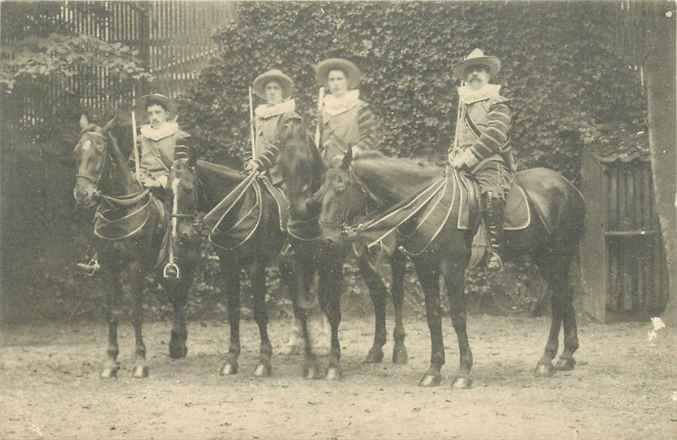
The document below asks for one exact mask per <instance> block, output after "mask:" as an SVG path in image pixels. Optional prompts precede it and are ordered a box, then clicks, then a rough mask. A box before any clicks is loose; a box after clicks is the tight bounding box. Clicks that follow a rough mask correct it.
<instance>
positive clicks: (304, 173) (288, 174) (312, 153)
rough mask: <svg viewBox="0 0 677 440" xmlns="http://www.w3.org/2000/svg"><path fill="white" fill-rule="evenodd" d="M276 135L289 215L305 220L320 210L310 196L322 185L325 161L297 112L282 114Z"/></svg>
mask: <svg viewBox="0 0 677 440" xmlns="http://www.w3.org/2000/svg"><path fill="white" fill-rule="evenodd" d="M276 138H277V141H278V143H279V147H280V158H279V168H280V172H281V173H282V175H283V178H284V182H285V189H286V192H287V198H288V199H289V202H290V203H289V204H290V214H291V217H292V218H293V219H303V220H308V219H310V218H311V217H313V216H315V215H316V213H317V211H319V205H317V204H314V203H313V201H314V200H315V199H314V197H313V195H314V194H315V192H316V191H318V190H319V189H320V187H321V185H322V178H323V175H324V164H323V163H322V159H321V157H320V154H319V152H318V151H317V149H316V148H315V145H314V144H313V142H312V139H311V138H310V136H309V135H308V132H307V130H306V126H305V124H304V122H303V119H301V117H299V116H298V115H285V116H284V117H283V118H282V119H281V120H280V123H279V125H278V129H277V132H276Z"/></svg>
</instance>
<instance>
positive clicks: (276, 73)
mask: <svg viewBox="0 0 677 440" xmlns="http://www.w3.org/2000/svg"><path fill="white" fill-rule="evenodd" d="M271 81H276V82H277V83H278V84H280V87H281V88H282V99H287V98H288V97H289V96H291V94H292V91H293V89H294V81H292V79H291V78H289V77H288V76H287V75H285V73H284V72H282V71H281V70H278V69H272V70H269V71H267V72H265V73H262V74H261V75H259V76H257V77H256V79H255V80H254V93H256V95H257V96H258V97H259V98H263V99H266V84H268V83H269V82H271Z"/></svg>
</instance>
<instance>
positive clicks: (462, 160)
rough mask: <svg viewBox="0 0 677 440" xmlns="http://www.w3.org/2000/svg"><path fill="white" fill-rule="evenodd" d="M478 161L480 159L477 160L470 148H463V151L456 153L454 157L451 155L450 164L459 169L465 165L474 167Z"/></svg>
mask: <svg viewBox="0 0 677 440" xmlns="http://www.w3.org/2000/svg"><path fill="white" fill-rule="evenodd" d="M478 163H479V160H477V158H476V157H475V155H474V154H473V152H472V150H470V149H466V150H463V151H462V152H460V153H457V154H455V155H454V156H453V157H449V164H450V165H451V166H452V167H454V168H456V169H457V170H458V169H461V168H463V167H467V168H472V167H474V166H475V165H477V164H478Z"/></svg>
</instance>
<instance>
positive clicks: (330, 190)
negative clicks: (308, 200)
mask: <svg viewBox="0 0 677 440" xmlns="http://www.w3.org/2000/svg"><path fill="white" fill-rule="evenodd" d="M352 162H353V150H352V148H347V149H346V153H345V154H344V155H343V156H336V157H334V158H332V159H331V160H330V161H329V166H328V169H327V172H326V177H325V181H324V184H323V185H322V188H321V189H320V190H319V191H318V192H317V193H316V194H315V198H316V199H317V200H318V201H319V203H320V204H321V211H320V226H321V230H322V237H323V239H324V244H325V245H327V246H336V245H337V244H340V243H345V242H346V241H347V239H348V238H349V237H348V235H347V234H346V228H347V227H348V226H349V225H351V224H352V223H353V221H354V220H355V219H356V218H357V217H358V216H360V215H363V214H365V213H366V210H367V203H368V201H369V196H368V193H367V192H366V191H365V189H364V188H363V186H362V184H361V183H360V181H359V180H358V178H357V176H356V175H355V173H354V172H353V169H352Z"/></svg>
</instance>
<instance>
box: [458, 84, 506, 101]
mask: <svg viewBox="0 0 677 440" xmlns="http://www.w3.org/2000/svg"><path fill="white" fill-rule="evenodd" d="M500 90H501V86H499V85H498V84H487V85H486V86H484V87H482V88H481V89H479V90H472V89H470V87H467V86H465V87H459V88H458V95H459V96H460V97H461V99H462V100H463V103H464V104H472V103H474V102H478V101H484V100H485V99H489V98H495V97H497V96H498V92H499V91H500Z"/></svg>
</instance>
